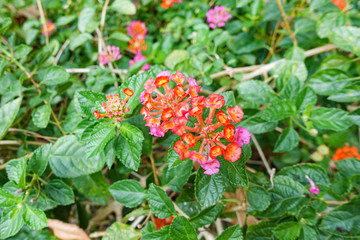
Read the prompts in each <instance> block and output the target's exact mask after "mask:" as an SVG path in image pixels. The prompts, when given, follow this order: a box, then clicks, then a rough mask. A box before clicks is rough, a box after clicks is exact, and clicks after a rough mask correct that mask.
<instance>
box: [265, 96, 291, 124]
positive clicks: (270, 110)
mask: <svg viewBox="0 0 360 240" xmlns="http://www.w3.org/2000/svg"><path fill="white" fill-rule="evenodd" d="M295 114H296V107H295V104H294V103H292V102H291V101H289V100H282V101H278V102H273V103H271V105H270V106H268V107H267V108H266V109H265V110H264V111H263V113H262V115H261V118H262V119H264V120H266V121H269V122H272V121H278V120H282V119H284V118H288V117H291V116H293V115H295Z"/></svg>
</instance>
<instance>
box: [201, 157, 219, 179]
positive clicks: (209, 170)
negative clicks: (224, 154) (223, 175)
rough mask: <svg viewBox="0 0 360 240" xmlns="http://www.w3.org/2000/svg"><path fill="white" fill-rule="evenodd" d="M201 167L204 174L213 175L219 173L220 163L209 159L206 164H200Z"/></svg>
mask: <svg viewBox="0 0 360 240" xmlns="http://www.w3.org/2000/svg"><path fill="white" fill-rule="evenodd" d="M201 167H202V168H203V169H204V170H205V172H204V174H207V175H213V174H215V173H218V172H219V167H220V162H219V161H218V160H217V159H211V158H210V160H208V161H207V162H206V163H204V164H201Z"/></svg>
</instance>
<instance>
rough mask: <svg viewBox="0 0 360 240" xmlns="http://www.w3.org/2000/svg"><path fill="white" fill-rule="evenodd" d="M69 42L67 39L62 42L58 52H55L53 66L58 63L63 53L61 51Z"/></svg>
mask: <svg viewBox="0 0 360 240" xmlns="http://www.w3.org/2000/svg"><path fill="white" fill-rule="evenodd" d="M69 43H70V40H69V39H67V40H66V41H65V42H64V44H63V45H62V46H61V48H60V50H59V52H58V53H57V54H56V57H55V61H54V66H55V65H57V64H58V62H59V59H60V57H61V55H62V54H63V52H64V51H65V49H66V48H67V46H68V45H69Z"/></svg>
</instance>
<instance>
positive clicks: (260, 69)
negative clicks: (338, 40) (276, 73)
mask: <svg viewBox="0 0 360 240" xmlns="http://www.w3.org/2000/svg"><path fill="white" fill-rule="evenodd" d="M336 48H337V47H336V46H335V45H334V44H327V45H324V46H321V47H317V48H313V49H310V50H308V51H306V52H305V57H312V56H314V55H317V54H320V53H324V52H329V51H331V50H334V49H336ZM283 61H285V59H280V60H277V61H275V62H272V63H268V64H265V65H254V66H249V67H241V68H233V69H232V71H233V72H237V71H239V72H250V73H248V74H245V75H244V76H243V77H242V78H241V81H246V80H250V79H253V78H254V77H257V76H261V75H264V74H265V73H268V72H270V71H271V70H272V69H273V68H274V67H275V65H276V64H278V63H280V62H283ZM250 67H254V69H255V68H256V69H255V70H254V71H252V70H248V69H250ZM251 71H252V72H251ZM220 73H222V74H221V75H220ZM227 74H228V72H227V71H222V72H219V73H215V74H213V75H211V76H216V77H215V78H218V77H221V76H224V75H227ZM236 84H237V82H233V83H232V84H231V86H226V87H222V88H220V89H218V90H217V91H216V92H215V93H217V94H219V93H222V92H224V91H226V90H229V89H231V88H233V87H235V86H236Z"/></svg>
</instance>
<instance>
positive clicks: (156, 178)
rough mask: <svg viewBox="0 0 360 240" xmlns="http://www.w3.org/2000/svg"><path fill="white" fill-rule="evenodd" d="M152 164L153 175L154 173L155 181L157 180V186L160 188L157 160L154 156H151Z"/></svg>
mask: <svg viewBox="0 0 360 240" xmlns="http://www.w3.org/2000/svg"><path fill="white" fill-rule="evenodd" d="M150 162H151V168H152V170H153V173H154V180H155V184H156V185H157V186H159V185H160V184H159V179H158V177H157V174H156V167H155V160H154V157H153V156H152V154H150Z"/></svg>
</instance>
